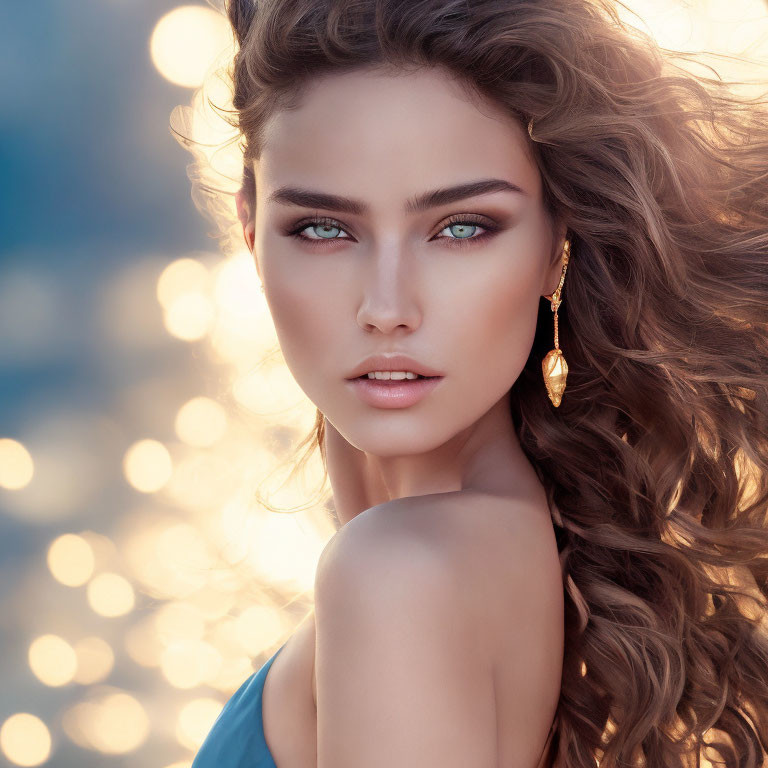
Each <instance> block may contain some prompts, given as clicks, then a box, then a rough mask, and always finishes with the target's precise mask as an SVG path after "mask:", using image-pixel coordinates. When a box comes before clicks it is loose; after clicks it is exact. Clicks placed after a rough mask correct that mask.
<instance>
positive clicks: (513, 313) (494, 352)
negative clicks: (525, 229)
mask: <svg viewBox="0 0 768 768" xmlns="http://www.w3.org/2000/svg"><path fill="white" fill-rule="evenodd" d="M539 279H540V276H539V274H538V272H536V270H535V269H524V268H520V265H519V264H517V265H513V266H511V267H510V268H507V269H504V270H500V271H499V272H497V273H496V276H495V279H492V280H483V281H482V282H480V283H476V284H473V285H472V286H471V287H470V288H468V289H467V291H466V292H465V293H464V294H463V297H462V303H463V307H464V311H463V312H462V313H461V318H460V321H459V323H458V327H457V329H456V330H457V333H458V336H457V337H456V338H457V339H459V338H460V339H461V348H462V349H461V353H462V354H463V355H464V356H465V359H466V360H467V362H468V363H469V365H470V366H471V368H472V369H473V370H476V371H477V370H481V371H483V372H484V374H483V378H484V379H485V380H486V381H487V382H488V383H489V384H490V383H491V382H492V381H493V382H496V383H498V385H499V386H501V387H502V388H504V389H506V388H509V387H511V386H512V384H513V383H514V381H515V379H516V378H517V376H518V375H519V374H520V372H521V371H522V369H523V366H524V365H525V362H526V360H527V359H528V355H529V353H530V351H531V346H532V345H533V338H534V335H535V332H536V319H537V316H538V308H539V292H538V286H539ZM457 352H458V350H457Z"/></svg>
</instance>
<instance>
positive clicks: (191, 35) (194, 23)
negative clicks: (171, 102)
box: [149, 5, 232, 88]
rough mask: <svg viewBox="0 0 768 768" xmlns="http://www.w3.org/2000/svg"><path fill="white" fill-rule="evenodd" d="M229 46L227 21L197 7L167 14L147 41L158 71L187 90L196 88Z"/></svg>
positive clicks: (230, 37) (210, 11) (175, 9)
mask: <svg viewBox="0 0 768 768" xmlns="http://www.w3.org/2000/svg"><path fill="white" fill-rule="evenodd" d="M231 46H232V33H231V31H230V28H229V25H228V23H227V20H226V18H225V17H224V16H223V15H222V14H220V13H216V12H215V11H214V10H213V9H211V8H204V7H203V6H200V5H182V6H179V7H178V8H174V9H173V10H172V11H169V12H168V13H166V14H165V15H164V16H162V17H161V18H160V20H159V21H158V22H157V24H155V28H154V29H153V30H152V36H151V37H150V40H149V51H150V56H151V58H152V63H153V64H154V65H155V67H157V71H158V72H159V73H160V74H161V75H162V76H163V77H164V78H166V80H170V82H172V83H174V84H175V85H181V86H184V87H187V88H194V87H197V86H199V85H200V84H201V83H202V82H203V79H204V77H205V74H206V72H207V71H208V69H209V68H210V67H211V65H212V64H213V63H214V62H215V61H216V59H217V58H218V57H219V56H221V55H222V54H223V53H224V52H225V51H226V50H227V49H228V48H231Z"/></svg>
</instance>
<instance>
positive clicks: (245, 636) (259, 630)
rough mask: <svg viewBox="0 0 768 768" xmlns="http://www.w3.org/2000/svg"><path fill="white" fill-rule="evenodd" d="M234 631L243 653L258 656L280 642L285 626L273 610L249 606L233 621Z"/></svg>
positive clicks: (259, 606)
mask: <svg viewBox="0 0 768 768" xmlns="http://www.w3.org/2000/svg"><path fill="white" fill-rule="evenodd" d="M234 630H235V637H236V638H237V641H238V643H240V645H241V647H242V649H243V651H244V652H245V653H246V654H248V655H249V656H258V655H259V654H260V653H263V652H264V651H265V650H266V649H268V648H271V647H272V646H273V645H274V644H275V643H276V642H278V641H279V640H280V638H281V637H282V636H283V634H284V632H285V626H284V624H283V621H282V620H281V619H280V616H279V615H278V614H276V612H275V611H274V610H273V609H271V608H267V607H265V606H261V605H251V606H249V607H248V608H246V609H245V610H244V611H242V612H241V613H240V615H239V616H238V617H237V618H236V619H235V624H234Z"/></svg>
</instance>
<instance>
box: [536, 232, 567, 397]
mask: <svg viewBox="0 0 768 768" xmlns="http://www.w3.org/2000/svg"><path fill="white" fill-rule="evenodd" d="M570 252H571V244H570V243H569V242H568V241H567V240H566V241H565V245H564V246H563V272H562V274H561V275H560V282H559V283H558V284H557V288H556V289H555V291H554V293H552V294H550V295H548V296H545V298H547V299H549V302H550V308H551V309H552V311H553V312H554V313H555V348H554V349H553V350H550V351H549V352H547V354H546V356H545V357H544V359H543V360H542V361H541V371H542V374H543V375H544V385H545V386H546V388H547V394H548V395H549V399H550V400H551V401H552V405H554V406H555V408H557V407H558V406H559V405H560V403H561V402H562V399H563V393H564V392H565V380H566V378H567V376H568V363H566V362H565V357H564V356H563V351H562V350H561V349H560V339H559V337H558V328H557V310H558V309H559V308H560V304H562V299H561V295H562V292H563V283H564V282H565V271H566V270H567V269H568V259H569V258H570Z"/></svg>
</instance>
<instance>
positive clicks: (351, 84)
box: [238, 69, 564, 456]
mask: <svg viewBox="0 0 768 768" xmlns="http://www.w3.org/2000/svg"><path fill="white" fill-rule="evenodd" d="M478 104H480V106H478ZM481 109H482V111H481ZM528 141H529V139H528V137H527V134H526V133H525V131H524V129H522V128H521V127H520V126H519V125H518V124H517V123H515V122H513V121H512V120H511V119H510V118H507V117H506V116H505V115H504V113H502V112H500V111H498V110H496V109H495V108H494V107H493V106H492V105H490V104H486V103H485V102H482V103H480V102H477V101H474V102H473V101H472V100H469V99H468V97H467V96H466V95H465V94H464V92H463V91H462V90H461V89H460V87H459V86H458V85H457V84H456V83H454V82H453V81H452V80H451V79H449V77H448V76H447V75H446V74H444V73H443V72H442V71H440V70H436V69H422V70H418V71H416V72H409V73H398V74H396V75H395V74H385V73H384V72H383V71H376V70H367V71H356V72H354V73H349V74H343V75H332V76H328V77H324V78H321V79H318V80H316V81H314V82H313V83H312V85H311V86H309V88H308V90H307V92H306V95H305V96H304V98H303V99H302V102H301V106H300V107H299V108H297V109H295V110H290V111H284V112H280V113H278V114H276V115H275V116H274V117H273V118H272V120H271V121H270V123H269V124H268V126H267V131H266V135H265V144H264V150H263V153H262V156H261V157H260V159H259V160H258V161H257V162H256V164H255V166H254V171H255V174H256V190H257V197H256V210H255V217H254V218H253V220H252V221H251V223H250V224H249V225H248V226H247V227H246V239H247V240H248V244H249V246H250V247H252V248H254V249H255V251H254V255H255V257H256V264H257V269H258V272H259V275H260V277H261V279H262V282H263V284H264V287H265V295H266V298H267V301H268V304H269V307H270V310H271V313H272V316H273V319H274V322H275V326H276V330H277V335H278V339H279V342H280V346H281V348H282V352H283V354H284V356H285V360H286V362H287V364H288V366H289V368H290V370H291V372H292V374H293V375H294V377H295V379H296V381H297V382H298V384H299V385H300V386H301V388H302V389H303V390H304V391H305V393H306V394H307V396H308V397H309V398H310V399H311V400H312V401H313V402H314V404H315V405H316V406H317V407H318V408H319V409H320V410H321V411H322V412H323V413H324V414H325V416H326V417H327V419H328V420H329V421H330V422H331V423H332V424H333V425H334V426H335V427H336V429H337V430H338V431H339V432H340V433H341V434H342V435H344V437H345V438H346V439H347V440H348V441H349V442H350V443H352V444H353V445H354V446H356V447H357V448H359V449H360V450H364V451H366V452H369V453H372V454H375V455H379V456H397V455H405V454H414V453H421V452H425V451H429V450H431V449H434V448H436V447H438V446H441V445H443V444H444V443H446V442H447V441H449V440H450V439H451V438H452V437H454V436H456V435H457V434H459V433H460V432H462V431H464V430H467V429H468V428H471V427H472V425H473V424H475V422H477V421H478V420H479V419H481V417H483V416H484V414H487V413H488V412H489V410H490V409H491V408H492V406H494V404H497V403H498V402H499V401H500V399H501V398H503V397H504V396H505V395H506V394H507V393H508V391H509V389H510V387H511V386H512V384H513V383H514V381H515V379H516V378H517V377H518V375H519V374H520V372H521V370H522V368H523V366H524V364H525V361H526V359H527V357H528V354H529V351H530V349H531V346H532V343H533V337H534V331H535V327H536V318H537V311H538V305H539V297H540V296H542V295H545V294H548V293H551V292H552V291H553V290H554V289H555V288H556V286H557V283H558V280H559V276H560V272H561V265H562V262H561V259H560V258H559V256H560V255H561V253H562V244H563V241H562V237H560V238H559V239H556V233H554V232H553V229H552V222H551V221H550V220H549V219H548V217H547V215H546V214H545V211H544V208H543V206H542V199H541V180H540V176H539V173H538V170H537V168H536V165H535V162H534V160H533V159H532V158H531V157H530V156H529V154H528V151H527V142H528ZM479 183H482V184H484V185H487V186H483V187H482V188H479V187H478V188H475V189H474V190H472V189H469V188H468V189H465V190H463V191H462V190H461V189H460V188H461V187H462V186H464V185H471V184H479ZM454 189H458V191H457V192H456V193H452V192H450V190H454ZM297 190H302V191H303V192H304V193H305V194H304V195H303V196H300V195H298V194H297V192H296V191H297ZM436 191H439V192H440V194H438V195H434V194H433V193H434V192H436ZM307 192H312V193H313V194H316V195H317V197H314V198H312V199H310V197H309V196H308V195H307V194H306V193H307ZM321 197H322V198H323V199H320V198H321ZM337 197H338V198H344V200H345V201H354V203H353V204H352V203H349V202H345V203H344V202H343V201H338V200H335V199H334V198H337ZM413 201H419V204H418V205H413ZM244 205H245V204H244V202H243V199H242V198H240V197H238V208H239V211H240V214H241V218H243V219H244V221H246V220H247V219H248V218H249V217H250V214H251V212H250V211H247V209H245V208H244ZM291 233H293V234H291ZM558 234H560V233H558ZM562 234H564V233H562ZM393 353H402V354H406V355H409V356H411V357H412V358H414V359H415V360H416V361H418V362H420V363H423V364H424V365H425V366H429V367H430V368H431V369H434V370H435V371H437V372H439V373H441V374H442V378H441V379H440V381H439V382H438V384H437V386H435V387H433V388H432V389H431V391H430V392H429V393H428V394H426V395H425V396H423V397H422V398H421V399H420V400H418V402H415V403H413V404H411V405H404V406H401V407H382V406H381V405H372V404H370V403H369V402H366V401H365V400H364V399H362V398H361V397H360V396H359V394H358V392H357V390H358V387H359V382H352V381H349V380H348V377H350V376H351V375H352V374H353V373H354V371H355V369H356V368H357V367H358V366H359V365H360V364H361V363H362V361H363V360H364V358H366V357H368V356H369V355H373V354H384V355H390V354H393ZM404 370H407V368H404ZM385 386H386V385H385ZM405 386H409V385H407V384H406V385H405ZM543 386H544V384H543V382H542V387H543Z"/></svg>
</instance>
